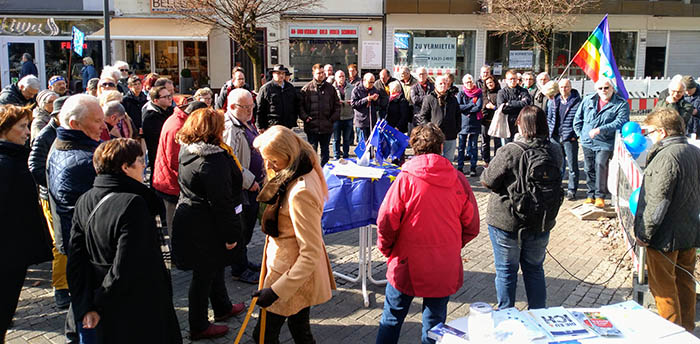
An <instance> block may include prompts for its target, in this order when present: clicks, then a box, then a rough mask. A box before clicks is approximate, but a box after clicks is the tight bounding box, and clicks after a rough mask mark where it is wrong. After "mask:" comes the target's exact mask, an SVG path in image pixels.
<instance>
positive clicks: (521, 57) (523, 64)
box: [508, 50, 534, 68]
mask: <svg viewBox="0 0 700 344" xmlns="http://www.w3.org/2000/svg"><path fill="white" fill-rule="evenodd" d="M533 56H534V54H533V51H532V50H511V51H510V54H509V56H508V57H509V59H508V67H509V68H532V57H533Z"/></svg>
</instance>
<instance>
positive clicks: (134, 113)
mask: <svg viewBox="0 0 700 344" xmlns="http://www.w3.org/2000/svg"><path fill="white" fill-rule="evenodd" d="M147 102H148V98H146V94H144V93H143V92H141V94H139V95H135V94H134V93H133V92H131V91H129V93H127V94H126V96H124V99H122V106H124V110H126V113H127V114H128V115H129V117H131V120H132V121H134V130H135V131H136V132H137V133H138V131H139V129H141V123H142V118H141V116H143V112H142V111H141V110H142V109H143V106H144V105H146V103H147Z"/></svg>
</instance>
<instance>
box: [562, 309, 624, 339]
mask: <svg viewBox="0 0 700 344" xmlns="http://www.w3.org/2000/svg"><path fill="white" fill-rule="evenodd" d="M571 314H573V315H574V317H576V320H578V321H580V322H581V323H582V324H584V325H586V326H588V328H590V329H591V330H593V332H595V333H597V334H599V335H601V336H605V337H619V336H622V332H620V330H618V329H617V328H616V327H615V325H613V323H612V322H610V320H609V319H608V318H607V317H606V316H605V315H603V314H601V313H600V312H599V311H597V310H577V311H574V310H572V311H571Z"/></svg>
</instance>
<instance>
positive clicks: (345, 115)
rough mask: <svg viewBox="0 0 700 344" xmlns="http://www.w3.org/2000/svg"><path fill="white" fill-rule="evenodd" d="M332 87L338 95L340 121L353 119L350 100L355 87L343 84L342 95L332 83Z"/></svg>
mask: <svg viewBox="0 0 700 344" xmlns="http://www.w3.org/2000/svg"><path fill="white" fill-rule="evenodd" d="M333 87H334V88H335V91H336V92H337V93H338V99H340V120H341V121H343V120H348V119H353V118H354V117H355V111H354V110H353V109H352V105H351V104H350V100H351V99H352V90H353V89H354V88H355V85H353V84H351V83H349V82H345V89H344V91H345V92H342V93H341V92H340V88H339V87H338V85H337V83H333Z"/></svg>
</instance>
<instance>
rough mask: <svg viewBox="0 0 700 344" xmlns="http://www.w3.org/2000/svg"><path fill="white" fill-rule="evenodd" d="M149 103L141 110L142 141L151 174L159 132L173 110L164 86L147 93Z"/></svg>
mask: <svg viewBox="0 0 700 344" xmlns="http://www.w3.org/2000/svg"><path fill="white" fill-rule="evenodd" d="M149 95H150V96H151V101H150V102H149V103H148V104H146V106H145V107H144V108H143V116H142V118H143V123H142V124H143V127H142V131H143V139H144V141H146V150H147V152H148V167H150V169H151V174H152V173H153V166H154V165H155V162H156V152H157V151H158V142H159V141H160V132H161V130H162V129H163V124H165V120H166V119H168V117H170V115H172V114H173V110H174V108H173V107H172V106H171V104H172V102H173V96H172V94H170V92H168V90H167V89H166V88H165V86H156V87H153V88H152V89H151V90H150V91H149Z"/></svg>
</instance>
